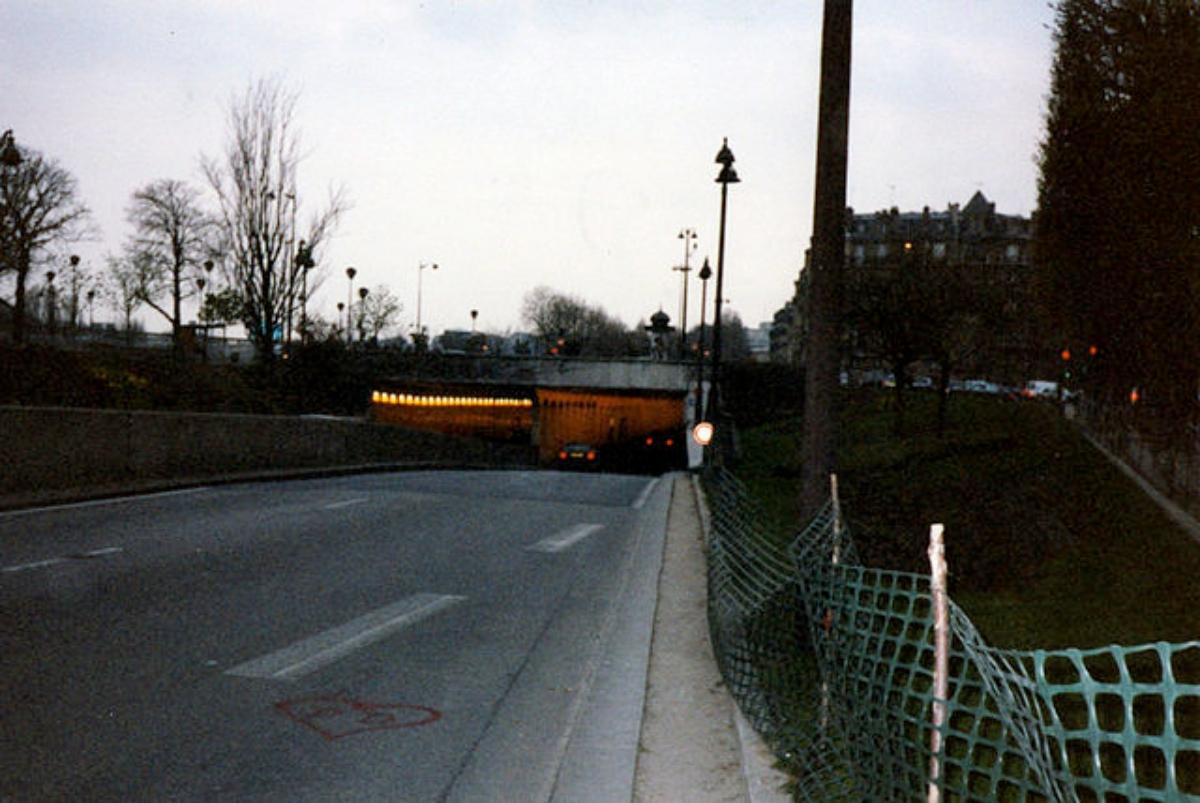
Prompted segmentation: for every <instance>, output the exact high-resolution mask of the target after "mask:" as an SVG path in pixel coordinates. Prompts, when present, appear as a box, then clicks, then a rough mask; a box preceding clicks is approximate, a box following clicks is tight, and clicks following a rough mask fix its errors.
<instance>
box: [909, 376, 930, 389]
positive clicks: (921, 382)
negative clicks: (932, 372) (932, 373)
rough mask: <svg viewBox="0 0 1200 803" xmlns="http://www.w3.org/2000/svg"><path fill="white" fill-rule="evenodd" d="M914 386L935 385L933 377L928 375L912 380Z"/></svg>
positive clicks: (926, 386)
mask: <svg viewBox="0 0 1200 803" xmlns="http://www.w3.org/2000/svg"><path fill="white" fill-rule="evenodd" d="M912 386H913V387H914V388H931V387H933V379H931V378H930V377H927V376H918V377H917V378H915V379H914V380H913V381H912Z"/></svg>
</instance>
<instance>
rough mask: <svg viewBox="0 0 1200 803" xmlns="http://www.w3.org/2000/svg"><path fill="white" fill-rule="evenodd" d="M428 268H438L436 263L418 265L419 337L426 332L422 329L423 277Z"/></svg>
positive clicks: (417, 332)
mask: <svg viewBox="0 0 1200 803" xmlns="http://www.w3.org/2000/svg"><path fill="white" fill-rule="evenodd" d="M426 268H433V269H434V270H437V269H438V266H437V263H436V262H434V263H432V264H426V263H424V262H422V263H421V264H419V265H417V331H416V334H417V335H422V334H424V330H423V329H422V328H421V276H422V274H424V272H425V269H426Z"/></svg>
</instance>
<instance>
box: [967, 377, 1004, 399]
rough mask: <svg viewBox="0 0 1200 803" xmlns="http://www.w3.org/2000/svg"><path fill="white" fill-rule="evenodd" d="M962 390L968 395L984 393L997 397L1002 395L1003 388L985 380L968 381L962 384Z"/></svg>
mask: <svg viewBox="0 0 1200 803" xmlns="http://www.w3.org/2000/svg"><path fill="white" fill-rule="evenodd" d="M963 390H965V391H967V392H968V393H986V394H988V395H989V396H999V395H1001V394H1002V393H1004V389H1003V388H1001V387H1000V386H999V385H997V384H996V383H995V382H989V381H987V380H986V379H968V380H966V381H965V382H963Z"/></svg>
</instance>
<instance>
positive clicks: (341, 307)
mask: <svg viewBox="0 0 1200 803" xmlns="http://www.w3.org/2000/svg"><path fill="white" fill-rule="evenodd" d="M345 308H346V305H345V304H343V303H342V302H341V301H339V302H338V303H337V311H338V317H337V329H341V328H342V310H344V309H345ZM335 332H336V329H335Z"/></svg>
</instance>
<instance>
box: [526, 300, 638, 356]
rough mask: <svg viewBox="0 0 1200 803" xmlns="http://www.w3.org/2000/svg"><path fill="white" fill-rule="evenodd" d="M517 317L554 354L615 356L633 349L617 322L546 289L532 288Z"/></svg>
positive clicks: (631, 343)
mask: <svg viewBox="0 0 1200 803" xmlns="http://www.w3.org/2000/svg"><path fill="white" fill-rule="evenodd" d="M521 317H522V318H523V319H524V320H525V322H526V323H528V324H529V325H530V326H532V327H533V328H534V330H535V331H536V332H537V334H538V335H539V336H540V337H541V338H542V339H543V340H544V341H546V342H548V343H554V344H555V346H554V347H555V348H556V349H558V351H556V352H555V353H562V354H570V355H582V356H588V357H592V356H609V357H616V356H623V355H625V354H627V353H630V352H631V351H633V350H634V345H633V341H632V339H631V338H630V332H629V330H628V328H627V327H626V326H625V325H624V324H623V323H621V321H619V320H617V319H616V318H613V317H612V316H610V315H609V314H608V313H606V312H605V311H604V310H603V309H601V308H599V307H594V306H591V305H590V304H588V303H587V302H585V301H583V300H581V299H579V298H576V297H574V296H569V295H565V294H563V293H560V292H558V291H556V290H552V289H551V288H549V287H536V288H534V289H533V290H530V291H529V292H528V293H527V294H526V295H525V299H524V300H523V301H522V303H521ZM558 341H562V342H561V343H559V342H558Z"/></svg>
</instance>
